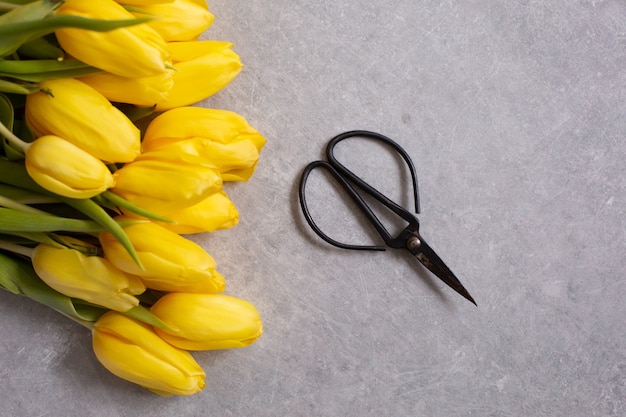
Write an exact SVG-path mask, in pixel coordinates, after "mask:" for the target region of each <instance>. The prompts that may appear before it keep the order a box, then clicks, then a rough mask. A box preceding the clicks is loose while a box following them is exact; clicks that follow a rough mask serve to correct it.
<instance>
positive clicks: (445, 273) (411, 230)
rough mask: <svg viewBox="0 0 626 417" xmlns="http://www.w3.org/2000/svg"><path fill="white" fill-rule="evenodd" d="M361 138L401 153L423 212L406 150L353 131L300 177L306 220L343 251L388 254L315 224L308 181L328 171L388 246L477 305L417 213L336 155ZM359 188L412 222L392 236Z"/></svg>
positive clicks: (370, 134) (377, 136)
mask: <svg viewBox="0 0 626 417" xmlns="http://www.w3.org/2000/svg"><path fill="white" fill-rule="evenodd" d="M353 137H360V138H369V139H374V140H378V141H381V142H383V143H385V144H387V145H389V146H391V147H392V148H393V149H394V150H395V151H396V152H398V153H399V154H400V156H401V157H402V159H404V161H405V162H406V164H407V165H408V167H409V171H410V173H411V180H412V183H413V199H414V200H415V212H416V213H419V212H420V207H419V206H420V204H419V191H418V185H417V175H416V174H415V167H414V166H413V162H412V161H411V158H410V157H409V155H408V154H407V153H406V151H405V150H404V149H402V147H401V146H400V145H398V144H397V143H396V142H394V141H393V140H391V139H389V138H388V137H386V136H383V135H381V134H379V133H375V132H369V131H365V130H353V131H349V132H344V133H341V134H339V135H337V136H335V137H334V138H332V139H331V140H330V142H328V145H327V147H326V158H327V159H328V162H327V161H313V162H311V163H310V164H308V165H307V166H306V167H305V168H304V171H303V172H302V177H301V178H300V190H299V194H300V206H301V207H302V212H303V213H304V217H305V218H306V221H307V222H308V223H309V226H311V228H312V229H313V231H314V232H315V233H316V234H317V235H318V236H319V237H321V238H322V239H323V240H325V241H326V242H328V243H330V244H331V245H334V246H337V247H339V248H343V249H353V250H377V251H384V250H385V247H383V246H368V245H351V244H346V243H341V242H338V241H336V240H334V239H332V238H330V237H329V236H328V235H326V234H325V233H324V232H322V230H321V229H320V228H319V227H318V226H317V224H315V222H314V221H313V218H312V217H311V213H310V212H309V209H308V207H307V203H306V198H305V188H306V182H307V179H308V177H309V174H310V173H311V171H313V170H314V169H316V168H324V169H326V170H327V171H328V172H329V173H330V174H331V175H332V176H333V177H334V178H335V179H336V180H337V181H338V182H339V184H341V186H342V187H343V188H344V189H345V191H346V192H347V193H348V195H349V196H350V197H351V198H352V200H353V201H354V202H355V203H356V205H357V206H358V207H359V208H360V209H361V211H363V213H364V214H365V216H367V218H368V220H369V221H370V222H371V223H372V225H373V226H374V228H375V229H376V231H377V232H378V234H380V236H381V237H382V238H383V240H384V241H385V244H386V245H387V246H388V247H390V248H393V249H406V250H408V251H409V252H411V254H413V255H414V256H415V257H416V258H417V260H418V261H420V262H421V263H422V264H423V265H424V266H425V267H426V268H428V269H429V270H430V271H431V272H432V273H433V274H435V275H436V276H437V277H438V278H439V279H441V280H442V281H443V282H445V283H446V284H447V285H448V286H450V287H451V288H452V289H453V290H454V291H456V292H458V293H459V294H461V295H462V296H463V297H465V298H466V299H467V300H469V301H470V302H472V303H473V304H474V305H476V302H475V301H474V298H472V296H471V295H470V294H469V292H468V291H467V290H466V289H465V287H463V285H462V284H461V282H460V281H459V280H458V279H457V277H456V276H455V275H454V273H453V272H452V271H451V270H450V268H448V267H447V266H446V264H445V263H444V262H443V261H442V260H441V258H439V256H437V254H436V253H435V251H434V250H433V249H432V248H431V247H430V246H429V245H428V244H427V243H426V241H425V240H424V239H423V238H422V236H421V235H420V233H419V226H420V224H419V221H418V220H417V217H415V215H413V213H411V212H409V211H408V210H406V209H405V208H403V207H401V206H399V205H398V204H396V203H395V202H393V201H392V200H390V199H389V198H388V197H386V196H385V195H383V194H382V193H381V192H379V191H378V190H376V189H375V188H374V187H372V186H371V185H369V184H368V183H366V182H365V181H363V180H362V179H361V178H359V177H358V176H357V175H355V174H354V173H353V172H352V171H350V170H349V169H348V168H346V167H345V166H344V165H343V164H341V163H340V162H339V161H337V159H336V158H335V155H334V148H335V145H337V144H338V143H339V142H341V141H342V140H344V139H347V138H353ZM355 187H356V188H358V189H359V190H361V191H362V192H364V193H366V194H368V195H370V196H371V197H373V198H375V199H376V200H377V201H378V202H380V203H381V204H382V205H383V206H384V207H386V208H388V209H389V210H391V211H392V212H394V213H395V214H396V215H398V216H400V217H401V218H402V219H404V220H405V221H407V222H408V226H406V227H405V229H404V230H402V231H401V232H400V234H398V235H397V236H395V237H394V236H392V235H391V234H390V233H389V232H388V231H387V229H386V228H385V226H384V225H383V224H382V223H381V221H380V220H379V219H378V217H376V215H375V214H374V212H373V211H372V209H371V208H370V207H369V206H368V205H367V203H366V202H365V201H364V200H363V198H362V197H361V195H360V194H359V192H358V191H357V190H356V189H355Z"/></svg>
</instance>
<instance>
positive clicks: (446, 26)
mask: <svg viewBox="0 0 626 417" xmlns="http://www.w3.org/2000/svg"><path fill="white" fill-rule="evenodd" d="M210 5H211V10H212V11H213V12H214V13H215V15H216V18H217V19H216V22H215V24H214V26H213V27H212V28H210V29H209V30H208V31H207V33H206V35H204V37H205V38H207V39H223V40H230V41H232V42H234V43H235V44H236V51H237V52H238V53H239V54H240V55H241V56H242V58H243V60H244V61H245V64H246V68H245V69H244V71H243V72H242V73H241V75H240V77H239V78H238V79H237V80H236V81H235V82H234V83H233V84H232V85H231V86H230V87H229V88H228V89H227V90H225V91H224V92H221V93H219V94H218V95H216V96H214V97H212V98H210V99H208V100H207V101H206V102H205V103H203V105H204V106H206V107H216V108H225V109H230V110H235V111H238V112H239V113H241V114H243V115H244V116H245V117H246V118H247V119H248V120H249V121H250V122H251V123H252V124H253V125H254V126H256V127H257V128H258V129H259V130H260V131H262V132H263V133H264V134H265V136H266V137H267V139H268V144H267V146H266V148H265V150H264V152H263V155H262V160H261V162H260V164H259V167H258V170H257V172H256V174H255V176H254V177H253V178H252V180H251V181H250V182H249V183H246V184H237V185H229V186H228V192H229V194H230V195H231V197H232V199H233V200H234V201H235V202H236V204H237V205H238V207H239V210H240V213H241V223H240V224H239V225H238V226H237V227H236V228H235V229H232V230H228V231H223V232H217V233H214V234H212V235H204V236H199V237H196V238H195V239H197V241H198V242H200V243H201V244H202V245H203V246H205V247H206V248H207V249H208V250H209V251H210V252H211V254H212V255H213V256H214V257H215V258H216V259H217V261H218V265H219V267H220V268H219V269H220V271H221V272H222V274H224V275H225V276H226V277H227V280H228V283H229V284H228V285H229V286H228V289H227V292H228V293H229V294H232V295H236V296H239V297H242V298H245V299H248V300H250V301H252V302H253V303H255V304H256V305H257V307H258V308H259V310H260V311H261V313H262V315H263V318H264V323H265V328H266V333H265V335H264V336H263V337H262V338H261V339H260V340H259V341H258V342H257V343H256V344H255V345H253V346H251V347H249V348H246V349H243V350H236V351H223V352H208V353H200V354H197V355H195V356H196V358H197V360H198V361H199V362H200V364H201V365H203V366H204V368H205V369H206V371H207V373H208V379H207V382H208V387H207V388H206V390H205V391H204V392H203V393H201V394H199V395H196V396H193V397H190V398H169V399H164V398H160V397H157V396H155V395H153V394H151V393H149V392H147V391H145V390H142V389H140V388H137V387H135V386H133V385H131V384H128V383H125V382H124V381H121V380H119V379H117V378H116V377H114V376H112V375H110V374H109V373H108V372H107V371H105V370H104V369H103V368H102V367H101V366H100V365H99V363H98V362H97V361H96V360H95V359H94V357H93V354H92V352H91V347H90V341H89V335H88V333H87V332H86V331H85V330H84V329H82V328H80V327H79V326H76V325H75V324H73V323H72V322H70V321H68V320H66V319H65V318H63V317H61V316H59V315H57V314H55V313H53V312H51V311H48V310H46V309H45V308H43V307H40V306H38V305H36V304H34V303H32V302H29V301H28V300H24V299H21V298H18V297H16V296H13V295H9V294H5V293H3V294H0V328H1V329H2V338H1V339H0V386H1V387H2V388H1V389H0V404H2V407H1V408H0V415H3V416H4V415H6V416H33V417H35V416H99V417H100V416H110V417H114V416H157V415H159V416H160V415H164V416H167V415H172V416H174V415H175V416H200V415H203V416H342V415H346V416H569V417H589V416H623V415H625V414H626V406H625V399H626V325H625V323H626V303H625V301H626V297H625V295H626V292H625V289H624V284H625V282H626V281H625V279H624V273H625V271H626V257H625V254H626V201H625V198H626V197H625V195H626V194H625V191H626V162H625V161H626V144H625V143H624V141H625V136H626V104H625V103H626V90H625V85H626V73H625V71H624V68H626V4H625V3H624V2H623V1H621V0H604V1H603V0H597V1H594V0H570V1H565V2H564V1H560V0H547V1H543V0H542V1H539V0H519V1H512V0H509V1H499V0H498V1H497V0H487V1H483V0H480V1H478V0H468V1H451V0H437V1H434V0H385V1H378V0H374V1H369V2H356V1H347V0H335V1H332V2H327V1H310V0H309V1H303V0H275V1H272V2H268V1H259V0H248V1H226V0H214V1H211V3H210ZM351 129H369V130H375V131H378V132H381V133H384V134H386V135H388V136H390V137H392V138H394V139H396V140H397V141H398V142H399V143H401V144H402V145H403V146H404V147H405V148H406V149H407V151H408V152H409V154H410V155H411V156H412V157H413V158H414V160H415V163H416V166H417V170H418V175H419V178H420V186H421V196H422V210H423V214H422V215H420V220H421V221H422V232H423V234H424V236H425V237H426V239H427V240H428V241H429V242H430V244H431V245H432V246H433V247H434V248H435V250H437V251H438V252H439V254H440V255H441V256H442V257H443V258H444V260H446V261H447V262H448V264H449V266H450V267H451V268H452V269H453V270H454V271H455V272H456V273H457V275H458V276H459V277H460V279H461V280H462V282H463V283H464V284H465V285H466V286H467V288H468V289H469V290H470V291H471V292H472V294H473V295H474V297H475V298H476V300H477V302H478V308H476V307H474V306H472V305H471V304H469V303H468V302H466V301H464V300H463V299H462V298H461V297H459V296H457V295H456V294H455V293H453V292H452V291H451V290H449V289H448V288H446V287H445V286H443V284H441V283H440V282H438V281H437V280H435V279H433V278H432V277H431V276H430V275H428V274H427V273H425V272H424V271H423V270H422V269H421V268H419V267H417V266H416V265H415V264H416V262H415V261H414V260H413V259H411V258H410V257H408V256H406V254H403V253H392V252H383V253H368V252H350V251H342V250H340V249H336V248H333V247H330V246H328V245H326V244H324V243H323V242H321V241H320V240H319V239H318V238H317V237H316V236H314V235H313V234H312V233H311V232H310V230H309V229H308V228H307V227H306V225H305V223H304V221H303V218H302V215H301V213H300V211H299V206H298V201H297V188H296V181H297V178H298V177H299V175H300V172H301V170H302V168H303V167H304V165H305V164H306V163H307V162H309V161H311V160H313V159H317V158H319V157H321V156H322V149H323V146H324V145H325V143H326V141H327V140H328V139H329V138H330V137H332V136H334V135H335V134H337V133H340V132H342V131H344V130H351ZM346 149H348V148H346ZM349 149H351V150H353V152H352V153H351V154H349V153H348V151H346V152H345V157H346V158H352V159H353V163H354V164H357V163H358V164H361V165H362V172H363V173H364V175H365V176H367V178H368V180H371V181H372V182H374V183H376V185H377V186H380V187H381V188H383V189H386V190H387V192H389V193H390V194H392V195H397V196H398V197H397V198H398V199H400V201H401V202H403V203H407V201H406V200H407V197H406V190H405V189H403V188H402V187H400V185H402V184H404V183H403V182H402V181H401V180H400V179H399V174H401V173H402V172H401V171H399V169H397V168H395V171H394V159H393V158H389V157H388V155H387V157H385V155H384V152H381V151H377V150H374V149H368V148H366V147H360V146H357V147H353V148H349ZM385 167H387V170H385ZM335 191H336V189H335V187H333V186H330V185H329V183H328V181H326V180H325V178H324V176H323V175H317V176H314V177H312V183H311V189H310V194H309V198H310V200H311V205H312V209H314V211H315V213H316V216H317V218H318V219H319V222H320V224H323V225H324V227H325V228H327V229H328V230H332V231H333V233H334V236H336V237H337V238H338V239H343V240H351V241H353V242H357V243H358V242H364V241H367V240H370V239H372V237H373V234H372V233H371V232H361V231H360V227H361V225H362V224H361V222H360V221H358V220H357V221H353V220H351V218H352V217H351V216H350V213H349V210H350V208H351V206H350V205H349V204H346V203H345V201H344V200H342V199H341V198H340V197H337V196H336V192H335ZM328 195H332V196H333V198H330V199H327V200H324V199H325V198H326V197H325V196H328Z"/></svg>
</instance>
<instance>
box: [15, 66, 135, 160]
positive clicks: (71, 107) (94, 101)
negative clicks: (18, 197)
mask: <svg viewBox="0 0 626 417" xmlns="http://www.w3.org/2000/svg"><path fill="white" fill-rule="evenodd" d="M40 86H41V87H42V88H46V89H49V90H50V92H51V93H52V94H46V93H43V92H37V93H33V94H29V95H28V96H26V110H25V112H26V121H27V123H28V126H29V127H30V128H31V129H32V130H33V133H34V134H35V135H36V136H43V135H56V136H61V137H63V138H64V139H66V140H67V141H69V142H71V143H73V144H74V145H76V146H78V147H79V148H81V149H83V150H85V151H86V152H89V153H90V154H91V155H93V156H95V157H96V158H98V159H101V160H103V161H106V162H129V161H132V160H133V159H135V158H136V157H137V156H138V155H139V151H140V148H141V142H140V134H139V129H137V127H136V126H135V125H134V124H133V122H132V121H131V120H130V119H128V117H126V116H125V115H124V113H122V112H121V111H120V110H118V109H117V108H115V107H114V106H113V105H112V104H111V103H110V102H109V101H108V100H107V99H106V98H105V97H104V96H102V94H100V93H99V92H97V91H96V90H94V89H93V88H92V87H90V86H88V85H87V84H85V83H82V82H80V81H78V80H75V79H72V78H62V79H57V80H49V81H43V82H41V83H40Z"/></svg>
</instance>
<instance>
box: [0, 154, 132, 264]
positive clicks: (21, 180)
mask: <svg viewBox="0 0 626 417" xmlns="http://www.w3.org/2000/svg"><path fill="white" fill-rule="evenodd" d="M0 181H2V182H4V183H6V184H10V185H13V186H15V187H21V188H25V189H27V190H31V191H34V192H36V193H39V194H43V195H47V196H51V197H54V198H56V199H58V200H59V201H61V202H63V203H65V204H67V205H69V206H71V207H73V208H75V209H76V210H78V211H80V212H81V213H83V214H85V215H87V216H88V217H89V218H90V219H92V220H94V221H95V222H96V223H98V224H99V225H100V226H102V228H103V229H104V230H106V231H108V232H109V233H111V234H112V235H113V236H114V237H115V238H116V239H117V240H118V241H119V242H120V244H121V245H122V246H123V247H124V248H125V249H126V250H127V251H128V254H129V255H130V256H131V258H133V260H134V261H135V262H136V263H137V265H140V266H141V261H140V260H139V257H138V256H137V252H136V251H135V248H134V247H133V244H132V242H131V241H130V239H129V238H128V236H127V235H126V233H125V232H124V229H123V227H122V226H121V225H120V224H119V223H118V222H116V221H115V220H113V218H112V217H111V216H109V214H108V213H107V212H106V211H105V210H104V209H103V208H102V207H100V206H99V205H98V204H96V203H95V202H94V201H92V200H89V199H84V200H78V199H73V198H67V197H62V196H59V195H56V194H54V193H51V192H49V191H47V190H45V189H44V188H42V187H40V186H39V185H38V184H37V183H36V182H35V181H34V180H33V179H32V178H31V177H30V176H29V175H28V172H27V171H26V167H25V166H24V164H22V163H18V162H13V161H7V160H4V159H0ZM101 230H102V229H101ZM24 231H25V230H24ZM39 231H43V230H39Z"/></svg>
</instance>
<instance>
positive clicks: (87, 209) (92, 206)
mask: <svg viewBox="0 0 626 417" xmlns="http://www.w3.org/2000/svg"><path fill="white" fill-rule="evenodd" d="M59 200H61V201H63V202H64V203H65V204H68V205H70V206H72V207H74V208H75V209H77V210H79V211H80V212H82V213H84V214H86V215H87V216H89V218H91V219H93V220H94V221H95V222H96V223H98V224H100V225H101V226H102V227H103V228H104V229H105V230H106V231H108V232H109V233H111V234H112V235H113V236H114V237H115V238H116V239H117V241H118V242H120V244H121V245H122V246H123V247H124V249H126V251H127V252H128V254H129V255H130V257H131V258H132V259H133V261H135V263H137V265H139V266H141V261H140V260H139V257H138V256H137V252H136V251H135V248H134V247H133V243H132V242H131V241H130V239H129V238H128V235H126V232H124V228H123V227H122V225H120V224H119V223H118V222H116V221H115V220H114V219H113V218H112V217H111V216H109V214H108V213H107V212H106V211H105V210H104V209H103V208H102V207H100V206H99V205H98V204H97V203H95V202H94V201H92V200H75V199H71V198H65V197H59Z"/></svg>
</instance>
